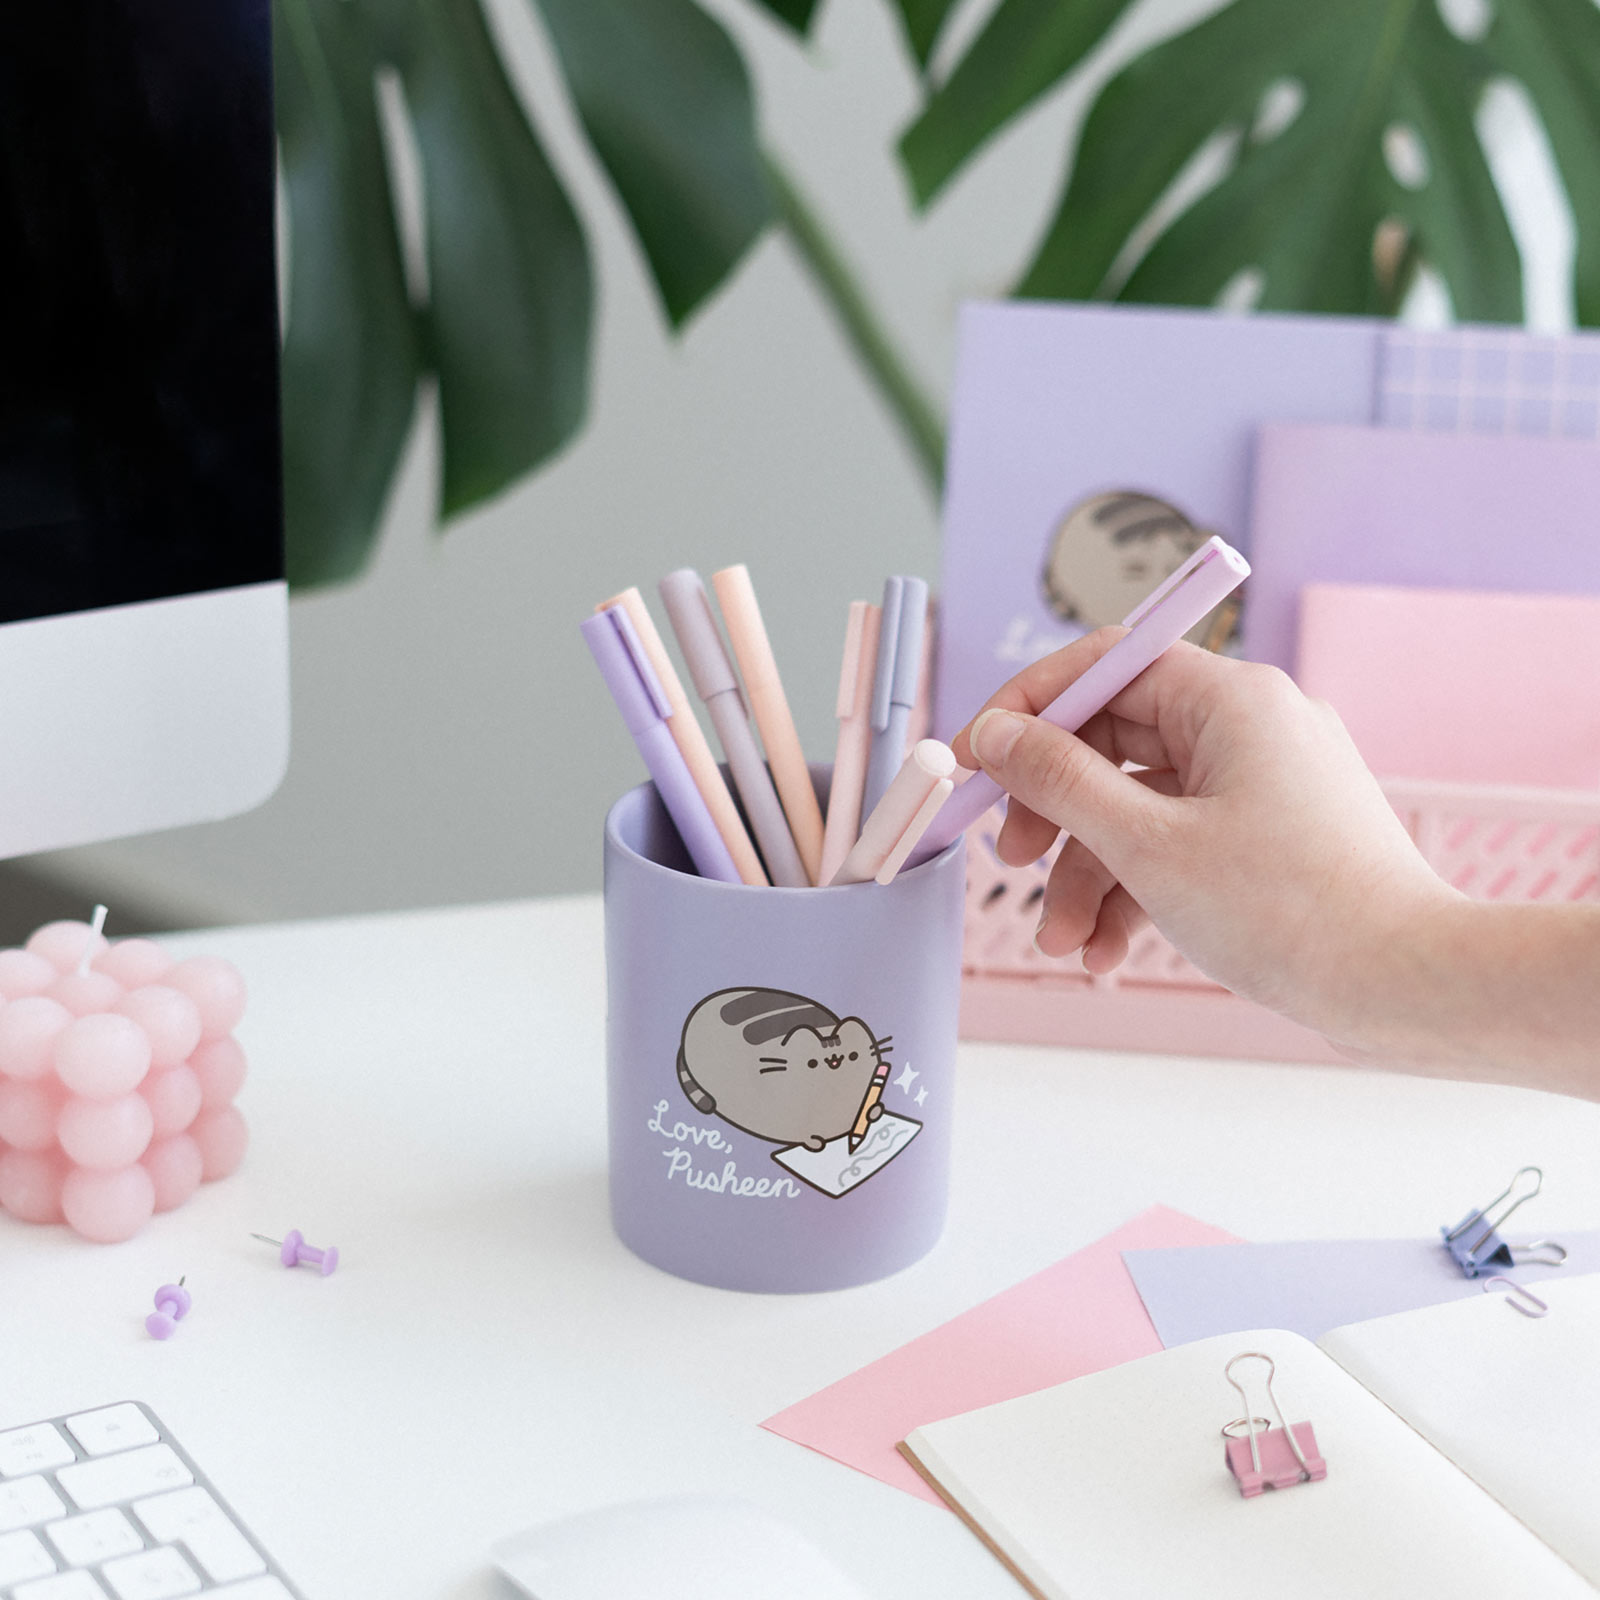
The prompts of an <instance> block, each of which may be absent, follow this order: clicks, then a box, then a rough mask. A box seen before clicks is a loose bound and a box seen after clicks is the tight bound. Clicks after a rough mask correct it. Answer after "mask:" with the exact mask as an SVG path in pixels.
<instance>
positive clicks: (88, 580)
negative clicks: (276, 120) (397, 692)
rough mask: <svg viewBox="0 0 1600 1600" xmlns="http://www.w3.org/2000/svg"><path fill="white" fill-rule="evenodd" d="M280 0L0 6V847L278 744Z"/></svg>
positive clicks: (211, 813)
mask: <svg viewBox="0 0 1600 1600" xmlns="http://www.w3.org/2000/svg"><path fill="white" fill-rule="evenodd" d="M271 60H272V45H271V31H270V14H269V0H49V4H47V5H40V6H17V7H10V8H6V10H5V12H4V14H3V15H0V261H3V262H4V264H5V275H6V279H7V291H6V294H5V295H4V297H0V857H10V856H16V855H23V854H31V853H33V852H36V851H41V850H50V849H57V848H61V847H64V846H68V845H77V844H86V843H90V842H92V841H95V840H99V839H108V838H116V837H120V836H123V835H127V834H133V833H143V832H148V831H151V830H154V829H158V828H170V827H175V826H177V825H179V824H183V823H191V822H199V821H205V820H211V819H215V818H219V817H223V816H227V815H231V814H233V813H236V812H239V811H243V810H246V809H248V808H249V807H251V806H254V805H257V804H258V803H260V801H262V800H263V799H265V798H266V796H267V795H268V794H270V793H271V791H272V790H273V788H274V787H276V785H277V783H278V781H279V779H280V778H281V777H282V775H283V771H284V768H285V765H286V763H287V758H288V739H289V707H288V601H287V593H286V588H285V584H284V581H283V574H284V564H283V537H282V488H281V466H280V460H279V431H278V327H277V313H278V298H277V286H276V274H275V246H274V181H275V180H274V159H275V149H276V147H275V139H274V133H273V114H272V75H271Z"/></svg>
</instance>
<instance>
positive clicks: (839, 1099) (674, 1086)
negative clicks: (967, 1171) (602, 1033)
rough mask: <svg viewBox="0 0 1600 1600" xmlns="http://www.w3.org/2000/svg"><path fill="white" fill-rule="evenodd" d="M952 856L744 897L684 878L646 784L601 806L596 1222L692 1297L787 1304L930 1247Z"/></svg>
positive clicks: (956, 956) (948, 1062) (958, 884)
mask: <svg viewBox="0 0 1600 1600" xmlns="http://www.w3.org/2000/svg"><path fill="white" fill-rule="evenodd" d="M813 776H814V778H815V779H816V780H817V781H818V784H819V788H820V787H822V786H825V784H826V782H827V772H826V769H814V772H813ZM964 850H965V845H964V843H963V841H960V840H958V841H957V842H956V843H955V844H953V845H951V846H950V848H949V849H947V850H945V851H944V852H943V853H942V854H941V855H939V856H936V857H935V858H934V859H933V860H932V861H929V862H926V863H925V864H924V865H922V866H920V867H917V868H915V869H913V870H911V871H907V872H902V873H901V874H900V875H899V876H898V877H897V878H895V880H894V881H893V882H892V883H890V884H887V885H883V886H879V885H878V884H874V883H863V884H851V885H849V886H847V887H841V888H837V889H828V888H823V889H777V888H770V889H755V888H750V887H748V886H747V885H745V884H729V883H718V882H716V881H714V880H712V879H709V878H700V877H696V876H695V875H694V873H693V870H692V868H691V867H690V865H689V861H688V858H687V856H686V855H685V854H684V851H683V846H682V844H681V843H680V842H679V840H678V836H677V833H676V831H675V829H674V828H673V826H672V823H671V821H670V820H669V818H668V817H667V814H666V811H665V809H664V807H663V806H662V805H661V802H660V800H659V799H658V798H657V796H656V792H655V789H654V787H653V786H652V785H650V784H644V785H642V786H641V787H639V788H637V789H633V790H630V791H629V792H628V793H627V794H625V795H623V797H622V798H621V799H620V800H618V801H617V803H616V804H615V805H614V806H613V807H612V808H611V813H610V815H609V816H608V817H607V818H606V832H605V918H606V981H607V990H608V1006H607V1018H606V1053H607V1087H608V1114H609V1122H610V1150H611V1217H612V1223H613V1226H614V1227H615V1228H616V1230H617V1234H618V1237H620V1238H621V1240H622V1242H623V1243H624V1244H625V1245H627V1246H628V1248H629V1249H630V1250H632V1251H634V1253H635V1254H637V1255H639V1256H641V1257H643V1258H644V1260H646V1261H648V1262H650V1263H652V1264H653V1265H655V1266H658V1267H661V1268H663V1269H664V1270H666V1271H667V1272H671V1273H675V1274H676V1275H677V1276H678V1277H680V1278H690V1279H693V1280H694V1281H695V1282H697V1283H708V1284H713V1285H715V1286H717V1287H718V1288H724V1289H754V1290H764V1291H769V1292H776V1293H800V1292H806V1291H812V1290H821V1289H844V1288H849V1287H851V1286H852V1285H855V1284H861V1283H871V1282H873V1281H874V1280H875V1279H878V1278H883V1277H887V1276H888V1275H889V1274H890V1273H892V1272H898V1271H899V1270H900V1269H901V1268H902V1267H907V1266H910V1264H911V1263H912V1262H913V1261H916V1260H918V1259H920V1258H921V1257H922V1256H924V1255H926V1254H927V1252H928V1251H929V1250H931V1249H932V1248H933V1246H934V1244H935V1243H936V1241H937V1240H938V1238H939V1235H940V1232H941V1231H942V1229H943V1227H944V1215H945V1199H946V1192H947V1188H948V1179H949V1165H950V1113H951V1107H952V1101H953V1098H954V1090H955V1050H956V1020H957V1011H958V1008H959V1004H960V980H961V932H962V912H963V906H964V897H965V881H966V868H965V861H964Z"/></svg>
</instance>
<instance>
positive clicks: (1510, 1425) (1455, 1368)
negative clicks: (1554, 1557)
mask: <svg viewBox="0 0 1600 1600" xmlns="http://www.w3.org/2000/svg"><path fill="white" fill-rule="evenodd" d="M1532 1287H1533V1290H1534V1293H1535V1294H1537V1295H1538V1296H1539V1297H1540V1298H1541V1299H1543V1300H1545V1301H1546V1302H1547V1303H1548V1304H1549V1307H1550V1314H1549V1315H1548V1316H1545V1317H1539V1318H1532V1317H1525V1316H1522V1315H1521V1314H1520V1313H1519V1312H1517V1311H1516V1310H1514V1309H1513V1308H1512V1307H1511V1306H1510V1305H1508V1304H1506V1303H1505V1300H1504V1297H1503V1296H1502V1295H1501V1294H1500V1293H1499V1292H1495V1293H1492V1294H1485V1295H1480V1296H1478V1297H1477V1298H1476V1299H1472V1300H1458V1301H1455V1302H1454V1303H1452V1304H1450V1305H1443V1306H1428V1307H1426V1308H1425V1309H1423V1310H1421V1311H1402V1312H1400V1313H1398V1314H1397V1315H1395V1316H1392V1317H1379V1318H1377V1319H1375V1320H1374V1321H1372V1322H1358V1323H1354V1324H1352V1325H1351V1326H1350V1327H1347V1328H1335V1329H1334V1330H1333V1332H1331V1333H1328V1334H1324V1335H1323V1337H1322V1339H1321V1340H1320V1341H1319V1342H1320V1343H1321V1345H1322V1348H1323V1349H1324V1350H1326V1351H1327V1353H1328V1354H1329V1355H1331V1356H1332V1357H1333V1358H1334V1360H1335V1361H1337V1362H1338V1363H1339V1364H1340V1366H1342V1367H1343V1368H1344V1369H1345V1370H1346V1371H1347V1372H1349V1373H1350V1374H1351V1375H1352V1376H1353V1377H1354V1378H1355V1379H1356V1380H1357V1382H1359V1383H1362V1384H1364V1385H1365V1386H1366V1387H1367V1388H1368V1389H1370V1390H1371V1391H1372V1392H1373V1394H1375V1395H1377V1396H1378V1397H1379V1398H1380V1399H1382V1400H1384V1401H1385V1402H1387V1403H1388V1404H1389V1405H1390V1406H1392V1407H1393V1408H1394V1410H1395V1411H1397V1412H1398V1413H1399V1414H1400V1415H1401V1416H1402V1417H1404V1418H1405V1420H1406V1421H1407V1422H1409V1423H1410V1424H1411V1426H1412V1427H1413V1428H1415V1429H1416V1430H1417V1432H1418V1433H1420V1434H1422V1435H1423V1436H1424V1437H1426V1438H1427V1439H1429V1440H1431V1441H1432V1443H1433V1444H1434V1445H1436V1446H1437V1447H1438V1448H1439V1449H1440V1450H1441V1451H1443V1452H1444V1454H1445V1455H1447V1456H1448V1457H1449V1458H1450V1459H1451V1460H1452V1461H1453V1462H1455V1464H1456V1465H1457V1466H1458V1467H1460V1468H1461V1470H1462V1471H1463V1472H1465V1473H1467V1474H1469V1475H1470V1476H1471V1477H1472V1478H1474V1479H1475V1480H1476V1481H1477V1482H1478V1483H1480V1484H1481V1485H1482V1486H1483V1487H1484V1488H1485V1489H1487V1490H1488V1491H1489V1493H1490V1494H1492V1495H1493V1496H1494V1497H1495V1499H1496V1500H1498V1501H1499V1502H1500V1503H1501V1505H1503V1506H1504V1507H1505V1508H1506V1509H1507V1510H1508V1511H1509V1512H1511V1514H1512V1515H1513V1516H1516V1517H1518V1518H1520V1519H1521V1520H1522V1521H1523V1522H1524V1523H1526V1524H1527V1526H1528V1527H1529V1528H1531V1529H1532V1530H1533V1532H1534V1533H1536V1534H1537V1535H1538V1536H1539V1537H1540V1538H1541V1539H1542V1540H1544V1542H1545V1543H1546V1544H1548V1545H1549V1546H1550V1547H1551V1548H1552V1549H1553V1550H1556V1551H1557V1552H1559V1553H1560V1554H1561V1555H1563V1556H1565V1557H1566V1559H1567V1560H1568V1561H1570V1562H1571V1563H1572V1565H1573V1566H1574V1567H1576V1568H1577V1569H1578V1571H1579V1572H1581V1573H1583V1574H1584V1576H1585V1577H1587V1578H1588V1579H1589V1581H1590V1582H1591V1583H1593V1584H1595V1585H1596V1586H1597V1587H1600V1275H1595V1274H1591V1275H1590V1276H1587V1277H1581V1278H1570V1279H1568V1280H1566V1281H1565V1282H1556V1281H1550V1280H1544V1281H1541V1282H1539V1283H1537V1284H1535V1285H1533V1286H1532Z"/></svg>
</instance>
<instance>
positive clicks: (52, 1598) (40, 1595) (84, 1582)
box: [13, 1572, 106, 1600]
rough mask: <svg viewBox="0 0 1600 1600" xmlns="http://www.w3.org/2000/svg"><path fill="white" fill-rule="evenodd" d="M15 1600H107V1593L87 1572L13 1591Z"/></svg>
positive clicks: (40, 1581)
mask: <svg viewBox="0 0 1600 1600" xmlns="http://www.w3.org/2000/svg"><path fill="white" fill-rule="evenodd" d="M13 1600H106V1592H105V1590H104V1589H102V1588H101V1587H100V1585H99V1584H98V1583H96V1582H95V1581H94V1579H93V1578H91V1577H90V1576H89V1574H88V1573H87V1572H63V1573H62V1574H61V1576H60V1577H58V1578H41V1579H40V1580H39V1582H38V1583H25V1584H23V1585H22V1586H21V1588H19V1589H16V1590H14V1591H13Z"/></svg>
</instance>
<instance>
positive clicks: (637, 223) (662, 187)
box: [538, 0, 773, 326]
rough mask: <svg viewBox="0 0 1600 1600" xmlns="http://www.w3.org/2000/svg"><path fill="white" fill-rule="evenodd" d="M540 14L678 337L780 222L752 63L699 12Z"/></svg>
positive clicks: (622, 5)
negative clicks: (759, 127)
mask: <svg viewBox="0 0 1600 1600" xmlns="http://www.w3.org/2000/svg"><path fill="white" fill-rule="evenodd" d="M538 4H539V7H540V9H541V10H542V11H543V13H544V17H545V21H546V23H547V24H548V25H549V28H550V33H551V36H552V38H553V39H554V40H555V45H556V53H557V55H558V56H559V58H560V61H561V67H562V71H563V72H564V73H565V74H566V79H567V85H568V87H569V88H570V89H571V91H572V98H573V100H574V102H575V103H576V104H577V107H578V113H579V115H580V116H581V117H582V119H583V125H584V128H585V130H586V131H587V133H588V135H589V139H590V142H591V143H592V144H593V145H594V148H595V152H596V154H597V155H598V156H599V157H600V159H601V161H602V162H603V163H604V164H605V168H606V170H607V172H609V173H610V175H611V180H612V182H613V183H614V184H615V185H616V188H617V193H618V194H619V195H620V196H621V198H622V203H623V205H624V206H626V207H627V210H628V215H629V216H630V217H631V218H632V220H633V226H634V230H635V232H636V233H637V235H638V238H639V242H640V244H641V245H642V246H643V248H644V253H645V256H646V258H647V259H648V261H649V263H650V270H651V272H652V274H653V275H654V277H655V281H656V286H657V288H658V289H659V290H660V292H661V300H662V304H663V305H664V306H665V308H666V312H667V315H668V316H669V317H670V318H671V320H672V322H673V324H674V326H677V325H679V324H681V323H682V322H683V321H684V320H685V319H686V318H687V317H689V316H690V315H691V314H692V313H693V312H694V311H695V309H696V308H697V307H698V306H699V305H700V304H701V303H702V302H703V301H704V300H705V298H706V297H707V296H708V295H709V294H711V293H712V291H713V290H715V289H716V288H717V287H718V286H719V285H720V284H721V283H722V282H723V280H724V279H725V278H726V277H727V275H728V274H729V272H731V271H732V270H733V267H734V266H735V265H736V264H737V262H738V261H739V259H740V257H741V256H742V255H743V254H744V252H745V251H746V250H747V249H748V248H749V246H750V244H751V242H752V241H753V240H754V239H755V238H756V237H757V235H759V234H760V233H761V232H762V230H763V229H764V228H765V227H766V226H767V224H768V223H769V222H770V221H771V220H772V217H773V207H772V196H771V194H770V193H769V191H768V189H767V184H766V178H765V174H764V171H763V168H762V164H761V155H760V148H759V142H758V140H757V137H756V126H755V111H754V107H753V105H752V103H751V94H750V81H749V79H748V77H747V76H746V74H745V69H744V62H743V61H742V60H741V59H740V56H739V52H738V51H737V50H736V49H735V48H734V46H733V43H732V41H731V40H730V39H729V38H728V36H727V34H726V33H725V32H724V31H723V30H722V28H721V26H720V25H719V24H718V23H716V22H714V21H713V20H712V19H711V18H710V17H709V16H707V15H706V13H705V12H704V11H702V10H701V9H700V8H699V6H697V5H695V4H693V0H538Z"/></svg>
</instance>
